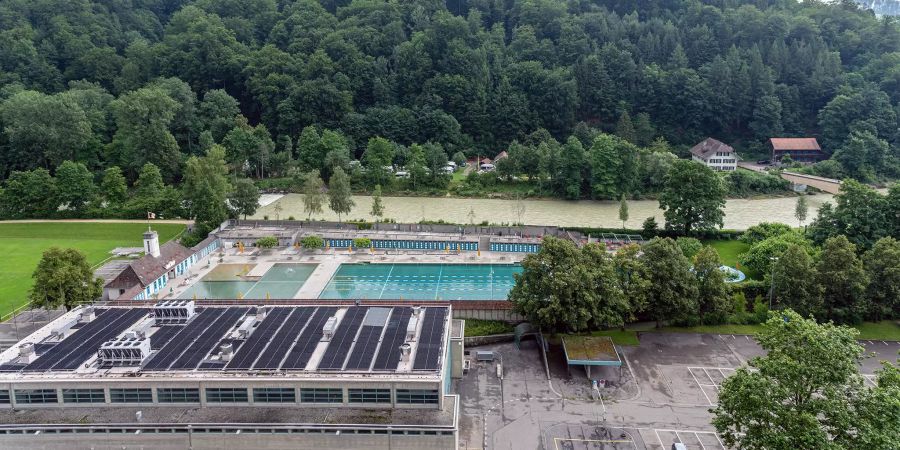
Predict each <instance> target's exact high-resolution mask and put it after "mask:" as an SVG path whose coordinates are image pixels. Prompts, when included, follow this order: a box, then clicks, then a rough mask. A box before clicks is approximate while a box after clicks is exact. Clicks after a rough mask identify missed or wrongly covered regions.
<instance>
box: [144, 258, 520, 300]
mask: <svg viewBox="0 0 900 450" xmlns="http://www.w3.org/2000/svg"><path fill="white" fill-rule="evenodd" d="M525 256H526V254H525V253H502V252H488V251H485V252H481V255H478V254H477V253H475V252H462V253H456V252H449V253H448V252H444V251H437V250H431V251H421V250H389V251H381V250H376V251H374V252H370V251H369V250H357V251H354V252H352V253H351V252H348V251H347V250H346V249H342V250H335V249H329V250H318V251H312V252H311V251H305V250H297V249H295V248H276V249H273V250H266V251H258V250H255V249H251V250H249V251H245V252H244V253H243V254H242V253H240V252H239V251H238V249H235V248H228V249H225V252H224V254H223V253H221V252H219V251H217V252H215V253H214V254H212V255H210V256H209V258H208V259H206V261H204V262H200V263H199V264H195V265H194V266H192V267H191V268H190V269H188V271H187V272H186V273H185V274H184V275H182V276H180V277H177V278H174V279H172V280H170V282H169V284H168V285H167V286H166V287H164V288H163V289H162V290H161V291H160V297H159V298H160V299H173V298H178V297H179V296H180V295H182V294H183V293H184V292H185V291H187V290H188V289H189V288H190V287H191V286H192V285H194V284H195V283H197V282H198V281H200V280H201V279H202V278H203V277H204V276H206V275H207V274H208V273H209V272H211V271H212V270H213V269H214V268H215V267H216V266H218V265H219V264H256V267H254V268H253V269H252V270H251V271H250V273H248V274H247V275H248V276H249V277H262V276H263V275H264V274H265V273H266V271H268V270H269V269H270V268H271V267H272V266H273V265H275V264H277V263H292V264H298V263H300V264H318V267H316V269H315V270H314V271H313V272H312V274H310V276H309V278H308V279H307V280H306V283H304V285H303V286H302V287H301V288H300V290H298V291H297V293H295V294H294V298H295V299H311V300H312V299H318V297H319V294H321V293H322V291H323V290H325V287H326V286H327V285H328V282H329V281H330V280H331V278H332V277H333V276H334V274H335V272H337V270H338V268H340V266H341V264H351V263H364V262H368V263H373V264H375V263H385V264H431V263H437V264H512V263H517V262H520V261H521V260H522V258H524V257H525ZM220 259H221V262H220Z"/></svg>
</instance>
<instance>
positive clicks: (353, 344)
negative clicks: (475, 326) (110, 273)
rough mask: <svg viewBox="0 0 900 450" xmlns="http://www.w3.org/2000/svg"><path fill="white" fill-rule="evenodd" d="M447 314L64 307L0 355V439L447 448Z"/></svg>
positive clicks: (185, 305) (164, 305)
mask: <svg viewBox="0 0 900 450" xmlns="http://www.w3.org/2000/svg"><path fill="white" fill-rule="evenodd" d="M451 316H452V314H451V312H450V307H449V306H428V307H422V308H420V307H410V306H408V305H402V306H340V305H336V306H329V305H322V304H315V305H305V306H297V305H291V306H274V305H273V306H265V307H251V306H203V307H196V308H195V305H194V302H193V301H187V300H177V301H165V302H160V303H157V304H156V305H155V306H154V307H152V308H143V307H141V308H138V307H130V308H120V307H102V308H101V307H98V308H92V307H85V308H78V309H76V310H73V311H71V312H69V313H67V314H65V315H63V316H61V317H60V318H59V319H57V320H55V321H53V322H51V323H50V324H48V325H47V326H45V327H44V328H41V329H40V330H38V331H37V332H35V333H33V334H32V335H30V336H28V337H27V338H25V339H24V340H23V341H21V342H20V343H18V344H17V345H15V346H13V347H11V348H10V349H7V350H6V351H4V352H2V353H0V447H5V446H7V445H12V446H13V447H15V448H29V447H31V448H54V447H53V443H54V442H56V441H55V440H54V439H57V438H59V437H60V436H59V435H60V434H76V433H84V434H104V435H109V434H110V433H113V434H122V433H124V434H127V435H128V436H127V438H125V439H126V441H127V442H128V443H129V444H127V445H154V442H155V440H156V439H160V438H161V437H163V435H165V439H163V441H166V442H169V441H170V438H171V439H175V441H171V442H176V441H178V439H180V438H177V437H176V436H175V435H177V434H179V433H184V432H191V433H195V432H196V433H198V434H201V435H202V437H201V440H202V439H203V438H206V439H209V440H210V442H215V441H216V439H218V438H219V437H221V435H227V434H240V433H248V434H251V435H253V436H255V437H256V439H257V440H258V441H259V442H258V444H259V447H253V448H289V447H290V445H291V440H292V439H291V438H293V439H294V444H293V445H295V447H294V448H298V447H296V439H300V438H301V436H300V435H302V439H304V441H303V442H304V445H308V442H312V441H315V442H319V444H318V445H320V446H323V447H324V448H363V447H366V448H417V447H418V448H421V447H425V446H427V447H435V448H456V443H457V434H458V428H457V418H458V408H459V405H458V404H457V397H456V396H454V395H452V394H450V392H449V387H450V378H451V376H452V372H453V367H454V366H455V365H457V364H456V363H455V362H454V358H456V357H461V352H462V348H461V345H462V329H463V328H462V327H463V325H462V324H455V326H451V324H452V320H451ZM138 411H141V413H138ZM143 412H146V414H147V415H148V416H143ZM135 414H137V415H138V416H137V417H135ZM84 417H88V419H87V420H84ZM142 417H143V418H142ZM322 417H329V420H327V421H325V422H327V423H322V422H323V420H322V419H321V418H322ZM23 422H24V423H23ZM197 424H202V426H195V425H197ZM125 429H128V430H131V431H121V430H125ZM137 430H142V431H140V432H137ZM188 430H193V431H188ZM197 430H202V431H200V432H198V431H197ZM28 434H31V436H29V435H28ZM140 434H143V435H145V436H144V437H145V438H146V439H145V440H141V439H140V437H141V436H138V435H140ZM309 435H315V436H313V437H311V439H312V441H307V440H305V439H307V438H308V437H309ZM37 436H40V437H37ZM342 436H346V438H342ZM32 437H34V439H32ZM48 439H49V441H48ZM89 439H90V438H89ZM126 441H123V442H126ZM401 442H402V443H405V445H401V446H398V444H399V443H401ZM167 445H176V444H171V443H170V444H167ZM176 446H177V445H176ZM209 446H210V448H212V447H214V446H215V445H214V444H213V443H210V444H209ZM7 448H12V447H7ZM194 448H198V447H197V446H194ZM200 448H203V446H200ZM245 448H251V447H245Z"/></svg>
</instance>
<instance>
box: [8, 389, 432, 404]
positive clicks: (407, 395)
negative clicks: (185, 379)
mask: <svg viewBox="0 0 900 450" xmlns="http://www.w3.org/2000/svg"><path fill="white" fill-rule="evenodd" d="M60 391H61V392H62V402H63V403H106V392H105V390H104V389H99V388H87V389H61V390H57V389H16V390H15V391H14V396H15V400H16V404H21V405H40V404H57V403H59V392H60ZM299 391H300V395H299V399H300V403H319V404H324V403H344V389H343V388H300V389H299ZM346 391H347V403H364V404H391V390H390V389H382V388H349V389H347V390H346ZM205 394H206V402H207V403H249V400H250V396H251V395H252V397H253V402H254V403H297V398H298V396H297V389H295V388H291V387H262V388H252V389H247V388H206V389H205ZM394 394H395V397H396V403H397V404H398V405H437V404H438V403H439V399H438V391H437V390H434V389H396V390H395V392H394ZM156 402H157V403H194V404H199V403H200V389H199V388H156ZM9 403H10V393H9V391H8V390H0V404H9ZM109 403H153V392H152V389H151V388H110V389H109Z"/></svg>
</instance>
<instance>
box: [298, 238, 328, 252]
mask: <svg viewBox="0 0 900 450" xmlns="http://www.w3.org/2000/svg"><path fill="white" fill-rule="evenodd" d="M300 245H301V246H303V248H306V249H310V250H313V249H317V248H322V247H324V246H325V240H324V239H322V238H321V237H319V236H306V237H305V238H303V239H300Z"/></svg>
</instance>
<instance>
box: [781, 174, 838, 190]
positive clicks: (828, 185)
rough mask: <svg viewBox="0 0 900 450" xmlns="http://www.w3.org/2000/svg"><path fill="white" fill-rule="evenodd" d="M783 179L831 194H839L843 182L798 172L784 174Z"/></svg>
mask: <svg viewBox="0 0 900 450" xmlns="http://www.w3.org/2000/svg"><path fill="white" fill-rule="evenodd" d="M781 178H784V179H785V180H788V181H790V182H791V183H794V184H805V185H807V186H812V187H814V188H816V189H818V190H820V191H823V192H828V193H829V194H837V193H838V191H839V190H840V189H841V181H840V180H835V179H832V178H824V177H817V176H814V175H806V174H802V173H796V172H782V173H781Z"/></svg>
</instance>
